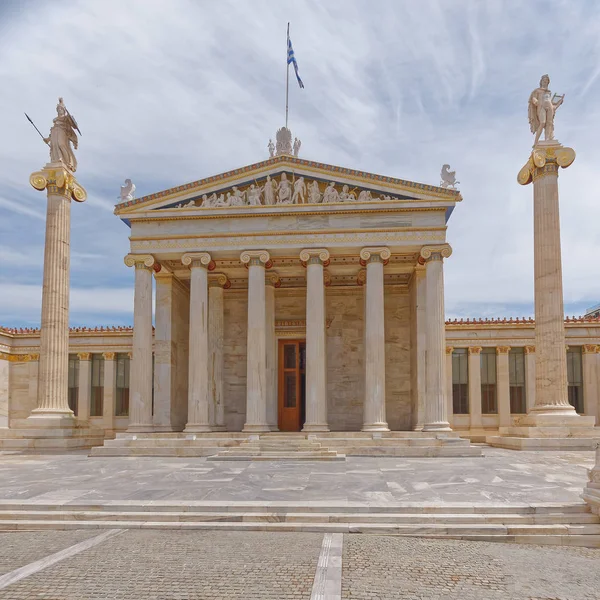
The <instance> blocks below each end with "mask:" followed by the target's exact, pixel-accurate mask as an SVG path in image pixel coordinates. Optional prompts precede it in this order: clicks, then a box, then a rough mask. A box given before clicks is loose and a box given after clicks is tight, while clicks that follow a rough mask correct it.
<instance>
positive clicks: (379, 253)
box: [359, 246, 392, 267]
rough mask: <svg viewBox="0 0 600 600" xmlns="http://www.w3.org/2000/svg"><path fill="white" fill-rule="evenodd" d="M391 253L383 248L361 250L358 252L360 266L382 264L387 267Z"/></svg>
mask: <svg viewBox="0 0 600 600" xmlns="http://www.w3.org/2000/svg"><path fill="white" fill-rule="evenodd" d="M391 255H392V253H391V252H390V249H389V248H386V247H385V246H381V247H375V248H363V249H362V250H361V251H360V255H359V256H360V264H361V265H362V266H363V267H364V266H366V265H368V264H369V263H370V262H382V263H383V264H384V265H387V263H388V261H389V260H390V256H391Z"/></svg>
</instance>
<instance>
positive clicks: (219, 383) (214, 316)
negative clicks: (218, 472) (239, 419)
mask: <svg viewBox="0 0 600 600" xmlns="http://www.w3.org/2000/svg"><path fill="white" fill-rule="evenodd" d="M230 287H231V283H230V282H229V279H227V275H225V274H224V273H214V274H213V273H211V274H210V275H209V276H208V393H209V398H210V404H209V409H210V410H209V418H210V425H211V427H212V428H213V431H225V398H224V397H223V338H224V334H225V325H224V323H225V320H224V312H225V302H224V290H226V289H228V288H230Z"/></svg>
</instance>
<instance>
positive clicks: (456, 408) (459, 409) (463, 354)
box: [452, 348, 469, 415]
mask: <svg viewBox="0 0 600 600" xmlns="http://www.w3.org/2000/svg"><path fill="white" fill-rule="evenodd" d="M452 412H453V413H454V414H455V415H468V414H469V367H468V363H467V349H466V348H457V349H456V350H453V352H452Z"/></svg>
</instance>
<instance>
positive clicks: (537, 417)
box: [520, 404, 593, 426]
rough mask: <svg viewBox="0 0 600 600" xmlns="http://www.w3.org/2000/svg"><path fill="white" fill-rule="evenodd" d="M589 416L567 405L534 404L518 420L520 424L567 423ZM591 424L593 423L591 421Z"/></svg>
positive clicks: (578, 421)
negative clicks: (580, 413) (524, 415)
mask: <svg viewBox="0 0 600 600" xmlns="http://www.w3.org/2000/svg"><path fill="white" fill-rule="evenodd" d="M590 418H591V417H582V416H581V415H579V414H577V412H575V408H574V407H573V406H571V405H570V404H568V405H566V406H565V405H562V404H559V405H556V404H550V405H546V406H545V405H537V406H534V407H533V408H532V409H531V410H530V411H529V413H528V414H527V416H526V417H523V418H522V419H521V421H520V424H521V425H533V426H535V425H563V424H564V425H567V424H571V423H573V424H575V422H577V423H580V422H581V419H590ZM592 425H593V423H592Z"/></svg>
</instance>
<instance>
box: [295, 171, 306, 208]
mask: <svg viewBox="0 0 600 600" xmlns="http://www.w3.org/2000/svg"><path fill="white" fill-rule="evenodd" d="M305 195H306V184H305V183H304V177H298V179H296V181H295V182H294V195H293V196H292V204H304V203H305V202H306V200H305Z"/></svg>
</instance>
